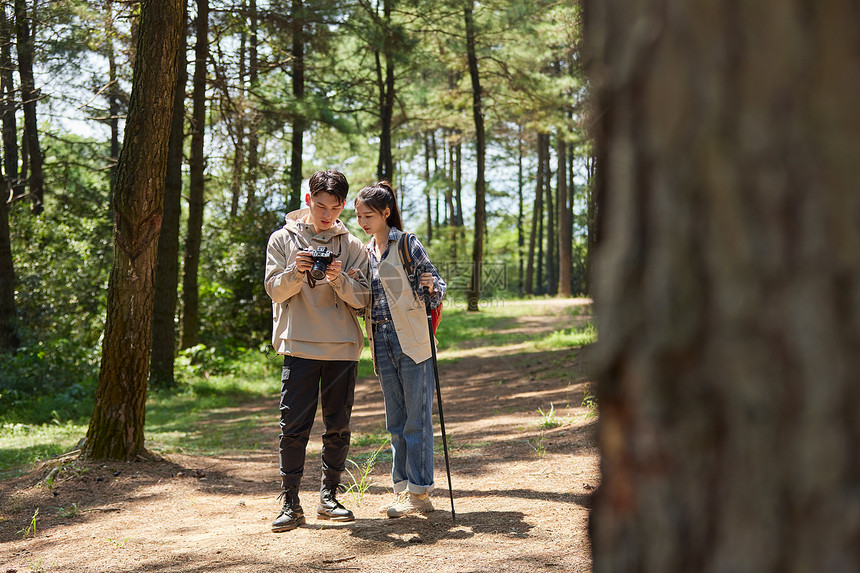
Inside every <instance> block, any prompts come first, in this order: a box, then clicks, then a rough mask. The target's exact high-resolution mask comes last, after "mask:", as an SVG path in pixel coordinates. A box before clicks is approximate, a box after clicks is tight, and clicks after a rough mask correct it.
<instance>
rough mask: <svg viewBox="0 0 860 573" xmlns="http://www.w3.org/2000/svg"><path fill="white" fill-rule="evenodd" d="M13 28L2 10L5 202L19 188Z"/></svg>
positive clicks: (0, 74)
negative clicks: (12, 191) (10, 193)
mask: <svg viewBox="0 0 860 573" xmlns="http://www.w3.org/2000/svg"><path fill="white" fill-rule="evenodd" d="M12 28H13V23H12V21H10V20H9V19H8V18H7V17H6V11H5V10H0V98H2V102H3V104H2V105H3V108H2V109H3V111H2V125H3V174H4V176H5V178H6V185H5V186H4V188H3V189H4V191H3V192H4V196H3V200H4V201H8V199H9V191H10V189H12V190H14V191H15V193H17V186H18V125H17V121H16V118H15V107H16V105H17V103H16V101H15V76H14V73H13V70H14V66H13V65H12V48H11V46H12ZM7 187H8V188H7ZM15 193H13V195H14V194H15Z"/></svg>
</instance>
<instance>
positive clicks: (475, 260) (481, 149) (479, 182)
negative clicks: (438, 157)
mask: <svg viewBox="0 0 860 573" xmlns="http://www.w3.org/2000/svg"><path fill="white" fill-rule="evenodd" d="M474 4H475V2H474V0H468V1H467V3H466V6H465V8H464V10H463V15H464V17H465V23H466V58H467V60H468V62H469V76H470V77H471V79H472V117H473V118H474V120H475V155H476V163H477V165H476V168H477V175H476V178H475V231H474V233H475V234H474V239H473V242H472V281H471V283H470V285H469V290H468V293H467V295H466V296H467V298H468V302H467V308H468V309H469V310H470V311H477V310H478V308H479V302H480V299H481V288H482V287H481V271H482V267H483V262H484V230H485V228H486V222H487V219H486V213H485V211H486V205H485V201H486V193H487V181H486V177H485V174H484V169H485V163H486V160H485V156H486V151H487V143H486V141H485V137H484V111H483V108H482V101H483V94H482V93H481V78H480V75H479V73H478V57H477V53H476V50H475V22H474V18H473V15H472V9H473V7H474Z"/></svg>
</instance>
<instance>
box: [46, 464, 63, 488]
mask: <svg viewBox="0 0 860 573" xmlns="http://www.w3.org/2000/svg"><path fill="white" fill-rule="evenodd" d="M59 474H60V468H59V467H56V468H53V469H52V470H51V471H50V472H48V475H47V477H45V481H43V482H42V483H43V484H44V485H45V487H46V488H48V489H49V490H50V489H53V487H54V482H55V481H57V476H58V475H59Z"/></svg>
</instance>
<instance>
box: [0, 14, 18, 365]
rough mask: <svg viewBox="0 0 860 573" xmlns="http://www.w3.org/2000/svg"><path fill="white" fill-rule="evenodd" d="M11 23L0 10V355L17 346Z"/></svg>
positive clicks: (15, 148)
mask: <svg viewBox="0 0 860 573" xmlns="http://www.w3.org/2000/svg"><path fill="white" fill-rule="evenodd" d="M11 42H12V24H11V22H10V21H9V20H7V18H6V11H5V9H4V10H0V97H2V103H3V108H2V126H3V175H4V184H3V185H2V186H1V187H0V352H2V351H10V350H15V349H16V348H18V346H19V345H20V339H19V338H18V328H17V322H18V320H17V306H16V303H15V263H14V260H13V259H12V239H11V234H10V230H9V211H10V210H11V207H12V200H13V198H14V196H15V193H16V186H17V180H18V138H17V133H16V125H15V85H14V78H13V75H12V51H11V49H10V45H11Z"/></svg>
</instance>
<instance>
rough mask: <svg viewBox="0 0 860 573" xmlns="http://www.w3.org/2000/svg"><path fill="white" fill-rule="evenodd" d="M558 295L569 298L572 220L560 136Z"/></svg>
mask: <svg viewBox="0 0 860 573" xmlns="http://www.w3.org/2000/svg"><path fill="white" fill-rule="evenodd" d="M557 201H558V291H557V292H558V294H560V295H561V296H566V297H569V296H570V295H571V289H570V266H571V263H572V258H573V257H572V256H571V234H572V231H573V229H572V227H571V219H570V211H569V210H568V204H567V146H566V144H565V141H564V138H563V137H562V136H561V134H559V135H558V197H557Z"/></svg>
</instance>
